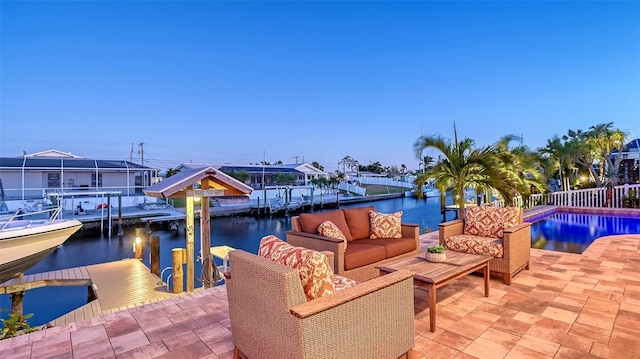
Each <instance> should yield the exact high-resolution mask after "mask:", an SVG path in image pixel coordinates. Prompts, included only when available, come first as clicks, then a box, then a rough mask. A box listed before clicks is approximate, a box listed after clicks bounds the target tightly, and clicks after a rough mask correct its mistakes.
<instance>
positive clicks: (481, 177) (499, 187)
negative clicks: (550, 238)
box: [414, 125, 514, 213]
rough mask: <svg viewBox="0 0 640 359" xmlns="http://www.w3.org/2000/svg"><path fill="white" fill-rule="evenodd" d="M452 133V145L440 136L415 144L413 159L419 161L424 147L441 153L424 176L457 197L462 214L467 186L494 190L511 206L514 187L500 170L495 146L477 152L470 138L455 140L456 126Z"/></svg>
mask: <svg viewBox="0 0 640 359" xmlns="http://www.w3.org/2000/svg"><path fill="white" fill-rule="evenodd" d="M453 133H454V141H453V142H451V141H448V140H445V139H444V138H443V137H441V136H426V137H425V136H421V137H420V138H419V139H418V140H417V141H416V143H415V144H414V151H415V154H416V158H420V156H421V155H422V152H423V151H424V150H425V149H427V148H433V149H436V150H438V151H439V152H441V153H442V159H441V160H440V161H439V162H438V163H437V164H436V165H435V166H434V167H433V168H431V169H430V170H428V171H427V173H426V174H427V175H430V176H432V177H433V178H434V179H435V181H436V184H437V186H438V188H439V189H440V190H441V191H442V190H444V189H445V188H451V189H452V190H453V194H454V195H455V196H457V202H458V203H457V204H458V206H459V208H460V213H463V211H464V206H465V200H464V197H465V196H464V194H465V192H464V191H465V188H467V187H477V188H483V189H491V190H496V191H497V192H498V193H500V195H501V196H502V197H503V198H504V200H505V201H507V203H511V199H512V198H513V196H514V193H513V188H512V186H510V185H509V183H508V181H507V179H508V178H507V176H506V175H505V174H504V173H503V172H502V171H501V170H500V160H499V158H498V157H497V151H496V148H495V146H486V147H483V148H479V149H478V148H475V144H474V141H473V140H472V139H470V138H464V139H462V140H458V133H457V131H456V127H455V125H454V126H453Z"/></svg>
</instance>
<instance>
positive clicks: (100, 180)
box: [91, 173, 102, 188]
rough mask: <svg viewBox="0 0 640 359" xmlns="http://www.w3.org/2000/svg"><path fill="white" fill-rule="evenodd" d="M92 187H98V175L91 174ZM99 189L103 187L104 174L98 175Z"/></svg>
mask: <svg viewBox="0 0 640 359" xmlns="http://www.w3.org/2000/svg"><path fill="white" fill-rule="evenodd" d="M91 187H94V188H95V187H96V174H95V173H92V174H91ZM98 187H102V173H98Z"/></svg>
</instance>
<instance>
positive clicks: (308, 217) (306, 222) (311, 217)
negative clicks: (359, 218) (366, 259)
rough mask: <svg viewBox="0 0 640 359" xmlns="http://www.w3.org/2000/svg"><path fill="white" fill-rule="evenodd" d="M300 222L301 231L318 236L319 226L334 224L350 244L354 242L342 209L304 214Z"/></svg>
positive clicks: (299, 218) (299, 219)
mask: <svg viewBox="0 0 640 359" xmlns="http://www.w3.org/2000/svg"><path fill="white" fill-rule="evenodd" d="M298 221H299V222H300V229H301V230H302V231H303V232H306V233H313V234H318V226H320V224H321V223H322V222H324V221H331V222H333V223H334V224H335V225H336V226H338V228H340V230H341V231H342V234H344V236H345V237H346V238H347V241H348V242H351V241H352V240H353V237H352V236H351V231H349V226H347V221H346V220H345V219H344V212H343V211H342V210H341V209H338V210H335V211H329V212H322V213H302V214H301V215H300V216H299V217H298Z"/></svg>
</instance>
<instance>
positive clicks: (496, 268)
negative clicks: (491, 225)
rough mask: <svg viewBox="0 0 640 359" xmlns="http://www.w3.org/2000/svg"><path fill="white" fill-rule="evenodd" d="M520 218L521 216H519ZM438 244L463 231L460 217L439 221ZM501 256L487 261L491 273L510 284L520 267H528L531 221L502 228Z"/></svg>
mask: <svg viewBox="0 0 640 359" xmlns="http://www.w3.org/2000/svg"><path fill="white" fill-rule="evenodd" d="M521 218H522V217H521ZM439 227H440V231H439V238H440V244H444V240H445V239H446V238H449V237H451V236H457V235H460V234H462V233H463V231H464V221H463V220H461V219H457V220H453V221H449V222H445V223H440V225H439ZM502 245H503V249H504V251H503V256H502V258H493V259H492V260H491V262H490V263H489V267H490V268H491V273H492V274H499V275H500V276H502V277H503V279H504V282H505V283H506V284H511V278H512V277H513V276H514V275H516V274H517V273H518V272H520V271H521V270H522V269H528V268H529V260H530V250H531V223H528V222H523V223H520V224H518V225H516V226H513V227H510V228H507V229H505V230H504V235H503V237H502Z"/></svg>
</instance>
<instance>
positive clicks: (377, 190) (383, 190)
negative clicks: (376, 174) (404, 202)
mask: <svg viewBox="0 0 640 359" xmlns="http://www.w3.org/2000/svg"><path fill="white" fill-rule="evenodd" d="M362 187H364V188H366V189H367V195H368V196H373V195H376V194H388V193H403V192H405V191H407V189H406V188H402V187H391V186H381V185H377V184H366V185H362Z"/></svg>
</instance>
